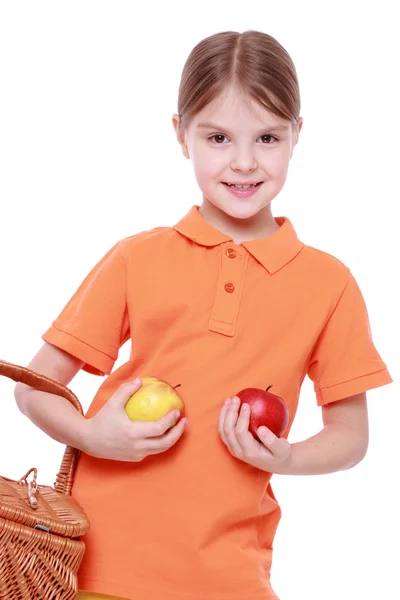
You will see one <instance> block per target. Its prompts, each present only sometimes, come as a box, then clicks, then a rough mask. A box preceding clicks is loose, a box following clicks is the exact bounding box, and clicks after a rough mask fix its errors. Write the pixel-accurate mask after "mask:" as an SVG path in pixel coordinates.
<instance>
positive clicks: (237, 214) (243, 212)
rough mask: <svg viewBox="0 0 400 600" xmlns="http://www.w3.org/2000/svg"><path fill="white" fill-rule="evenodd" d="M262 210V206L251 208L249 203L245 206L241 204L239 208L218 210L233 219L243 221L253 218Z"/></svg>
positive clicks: (227, 207) (222, 207) (226, 207)
mask: <svg viewBox="0 0 400 600" xmlns="http://www.w3.org/2000/svg"><path fill="white" fill-rule="evenodd" d="M242 202H243V201H242ZM263 208H264V207H263V206H254V205H253V206H252V205H251V204H250V203H249V204H247V205H246V204H245V203H244V202H243V204H242V205H239V206H225V207H224V206H221V208H220V210H222V211H223V212H224V213H225V214H227V215H229V216H230V217H232V218H233V219H240V220H244V219H251V218H252V217H255V216H256V215H258V213H259V212H260V211H261V210H262V209H263Z"/></svg>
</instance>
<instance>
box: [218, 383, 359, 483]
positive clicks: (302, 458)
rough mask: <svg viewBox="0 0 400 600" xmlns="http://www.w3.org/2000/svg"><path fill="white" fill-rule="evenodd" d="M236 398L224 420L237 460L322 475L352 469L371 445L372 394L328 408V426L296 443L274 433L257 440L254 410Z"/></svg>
mask: <svg viewBox="0 0 400 600" xmlns="http://www.w3.org/2000/svg"><path fill="white" fill-rule="evenodd" d="M238 407H239V402H237V401H235V400H234V399H231V401H230V402H229V403H228V405H226V404H225V405H224V406H223V408H222V410H221V413H220V418H219V431H220V435H221V438H222V441H223V442H224V444H225V445H226V446H227V448H228V450H229V451H230V452H231V454H233V455H234V456H235V457H236V458H239V459H241V460H243V461H244V462H247V463H248V464H251V465H253V466H255V467H257V468H259V469H261V470H264V471H269V472H271V473H280V474H285V475H322V474H325V473H332V472H335V471H342V470H345V469H350V468H351V467H354V466H355V465H356V464H357V463H359V462H360V461H361V460H362V459H363V458H364V456H365V454H366V452H367V448H368V411H367V400H366V393H365V392H363V393H361V394H357V395H355V396H351V397H349V398H344V399H343V400H338V401H337V402H332V403H330V404H327V405H326V406H323V407H322V414H323V422H324V428H323V429H322V430H321V431H320V432H318V433H317V434H316V435H313V436H312V437H310V438H308V439H306V440H304V441H302V442H296V443H294V444H290V443H289V442H288V441H287V439H285V438H277V437H276V436H275V435H274V434H273V433H272V432H271V431H269V430H266V432H262V430H261V428H260V430H259V431H258V434H259V436H260V438H261V440H262V444H260V443H259V442H257V441H256V440H255V439H254V437H253V436H252V434H251V433H250V432H249V430H248V426H249V418H250V410H249V407H248V405H243V406H242V408H241V410H240V414H239V415H238Z"/></svg>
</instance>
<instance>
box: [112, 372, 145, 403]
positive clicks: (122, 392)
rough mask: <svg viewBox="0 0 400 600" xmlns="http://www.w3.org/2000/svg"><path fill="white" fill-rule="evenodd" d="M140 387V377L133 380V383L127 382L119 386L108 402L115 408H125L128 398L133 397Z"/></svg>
mask: <svg viewBox="0 0 400 600" xmlns="http://www.w3.org/2000/svg"><path fill="white" fill-rule="evenodd" d="M141 385H142V380H141V379H140V377H138V378H137V379H135V380H134V381H128V382H126V383H123V384H122V385H120V386H119V388H118V390H117V391H116V392H115V394H114V395H113V396H112V397H111V398H110V400H109V402H111V403H112V404H114V405H115V406H116V407H121V408H125V404H126V403H127V402H128V400H129V398H130V397H131V396H133V394H134V393H135V392H137V391H138V389H139V388H140V387H141Z"/></svg>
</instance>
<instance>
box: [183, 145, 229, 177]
mask: <svg viewBox="0 0 400 600" xmlns="http://www.w3.org/2000/svg"><path fill="white" fill-rule="evenodd" d="M221 154H222V153H220V154H217V153H215V154H214V153H212V152H205V151H201V150H199V149H197V150H195V151H194V152H193V153H192V155H191V159H192V165H193V169H194V172H195V175H196V179H197V180H198V181H203V182H207V180H210V179H215V178H218V176H219V175H220V174H221V173H222V172H223V171H224V170H226V162H225V161H224V159H223V157H222V156H221Z"/></svg>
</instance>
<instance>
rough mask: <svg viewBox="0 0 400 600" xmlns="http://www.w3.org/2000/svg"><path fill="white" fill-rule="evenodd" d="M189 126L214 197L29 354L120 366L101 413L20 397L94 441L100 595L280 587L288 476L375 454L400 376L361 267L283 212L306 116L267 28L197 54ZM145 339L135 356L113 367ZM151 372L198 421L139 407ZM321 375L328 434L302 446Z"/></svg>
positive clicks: (249, 599) (82, 471) (185, 100)
mask: <svg viewBox="0 0 400 600" xmlns="http://www.w3.org/2000/svg"><path fill="white" fill-rule="evenodd" d="M172 121H173V126H174V129H175V132H176V135H177V139H178V142H179V144H180V146H181V149H182V152H183V155H184V156H185V157H186V158H188V159H190V160H191V161H192V164H193V168H194V173H195V177H196V180H197V182H198V185H199V187H200V190H201V193H202V202H201V204H200V205H193V206H192V207H191V209H190V210H189V212H188V213H187V214H186V215H185V216H184V217H183V218H182V219H181V220H180V221H179V223H177V224H176V225H175V226H174V227H157V228H154V229H153V230H151V231H144V232H142V233H139V234H137V235H133V236H132V237H129V238H126V239H123V240H121V241H120V242H118V243H117V244H116V245H115V246H114V247H113V248H112V249H111V250H110V251H109V252H108V253H107V254H106V256H104V257H103V258H102V259H101V260H100V262H99V263H98V264H97V265H96V266H95V267H94V269H93V270H92V271H91V273H90V274H89V275H88V276H87V278H86V279H85V280H84V281H83V283H82V284H81V286H80V287H79V289H78V290H77V292H76V293H75V294H74V296H73V297H72V298H71V299H70V301H69V302H68V304H67V305H66V307H65V308H64V310H63V311H62V312H61V314H60V315H59V317H58V318H57V319H56V320H55V321H54V323H53V324H52V325H51V326H50V328H49V329H48V331H47V332H46V333H45V334H44V336H43V339H44V342H45V344H44V346H43V347H42V348H41V350H40V351H39V352H38V354H37V355H36V356H35V357H34V358H33V360H32V361H31V363H30V365H29V367H30V368H31V369H34V370H36V371H39V372H41V373H43V374H45V375H47V376H49V377H51V378H53V379H56V380H58V381H59V382H61V383H63V384H68V383H69V382H70V381H71V379H72V378H73V377H74V376H75V374H76V373H77V372H78V371H79V369H85V370H86V371H88V372H90V373H94V374H98V375H105V374H107V375H109V377H108V378H107V379H106V380H105V381H104V383H103V384H102V385H101V387H100V389H99V390H98V393H97V394H96V396H95V398H94V400H93V402H92V404H91V406H90V408H89V410H88V412H87V414H86V418H83V417H81V416H80V415H79V414H78V413H77V412H76V411H75V410H74V409H73V408H72V407H71V406H70V405H69V404H68V403H67V402H66V401H65V400H63V399H62V398H59V397H56V396H52V397H49V395H48V394H45V393H42V392H37V391H34V390H32V389H31V388H28V387H27V386H24V385H22V384H18V385H17V387H16V399H17V402H18V406H19V408H20V409H21V411H22V412H23V413H24V414H25V415H27V416H28V417H29V418H30V419H31V420H32V421H33V422H34V423H35V424H36V425H38V426H39V427H40V428H41V429H43V430H44V431H45V432H46V433H48V434H49V435H50V436H51V437H53V438H54V439H56V440H58V441H60V442H62V443H63V444H69V445H72V446H75V447H77V448H79V449H80V450H81V451H82V454H81V457H80V461H79V464H78V468H77V472H76V477H75V483H74V490H73V495H74V497H75V498H76V499H77V501H78V502H79V503H80V504H81V506H82V507H83V508H84V510H85V511H86V513H87V515H88V517H89V520H90V523H91V527H90V530H89V532H88V534H87V535H86V536H85V538H84V541H85V543H86V553H85V556H84V559H83V562H82V565H81V569H80V574H79V587H80V590H81V592H80V595H79V596H78V597H79V598H80V599H81V600H88V599H89V598H90V599H92V598H98V597H99V596H97V594H99V595H100V597H101V598H105V597H109V596H105V595H112V596H118V597H121V598H126V599H130V600H154V599H155V598H162V599H163V600H188V598H190V599H191V600H204V599H205V598H207V599H213V600H237V598H246V600H272V599H275V600H276V599H277V596H276V594H275V593H274V592H273V590H272V588H271V584H270V570H271V561H272V552H273V540H274V536H275V533H276V529H277V526H278V523H279V520H280V516H281V510H280V507H279V504H278V502H277V501H276V498H275V496H274V493H273V490H272V488H271V483H270V480H271V476H272V474H273V473H286V474H291V475H300V474H305V475H310V474H318V473H330V472H334V471H338V470H341V469H349V468H351V467H352V466H354V465H355V464H357V463H358V462H359V461H360V460H362V458H363V457H364V455H365V453H366V450H367V445H368V420H367V406H366V391H367V390H368V389H371V388H375V387H378V386H381V385H385V384H387V383H390V382H391V377H390V375H389V373H388V371H387V369H386V366H385V364H384V362H383V361H382V359H381V357H380V355H379V354H378V352H377V350H376V349H375V347H374V344H373V341H372V338H371V332H370V328H369V323H368V316H367V311H366V308H365V304H364V301H363V297H362V295H361V292H360V290H359V287H358V285H357V283H356V281H355V279H354V277H353V276H352V274H351V272H350V270H349V269H348V268H347V267H346V266H345V265H344V264H343V263H341V262H340V261H339V260H337V259H336V258H334V257H333V256H331V255H329V254H326V253H324V252H322V251H320V250H317V249H315V248H312V247H310V246H307V245H305V244H304V243H303V242H302V241H300V240H299V239H298V237H297V235H296V232H295V229H294V227H293V225H292V223H291V222H290V220H289V219H288V218H287V217H273V215H272V212H271V202H272V200H273V199H274V198H275V197H276V196H277V195H278V194H279V192H280V191H281V189H282V187H283V185H284V183H285V180H286V176H287V171H288V166H289V161H290V159H291V157H292V155H293V150H294V147H295V146H296V144H297V142H298V139H299V134H300V131H301V128H302V123H303V120H302V118H301V117H300V96H299V86H298V80H297V76H296V70H295V67H294V65H293V62H292V60H291V58H290V57H289V55H288V53H287V52H286V51H285V49H284V48H283V47H282V46H281V45H280V44H279V43H278V42H277V41H276V40H275V39H274V38H273V37H271V36H269V35H267V34H265V33H261V32H257V31H246V32H244V33H242V34H240V33H236V32H231V31H227V32H222V33H219V34H216V35H212V36H210V37H208V38H206V39H204V40H203V41H201V42H200V43H199V44H198V45H197V46H196V47H195V48H194V49H193V50H192V52H191V54H190V55H189V57H188V59H187V62H186V64H185V66H184V70H183V73H182V80H181V85H180V89H179V98H178V114H174V115H173V118H172ZM128 339H130V340H131V341H132V351H131V356H130V359H129V361H128V362H126V363H125V364H124V365H123V366H121V367H120V368H118V369H117V370H115V371H114V372H112V368H113V365H114V362H115V360H116V359H117V356H118V350H119V348H120V347H121V346H122V345H123V344H124V343H125V342H126V341H127V340H128ZM145 375H152V376H156V377H159V378H161V379H164V380H166V381H168V382H169V383H170V384H171V385H176V384H177V383H180V388H179V393H180V395H181V396H182V398H183V400H184V403H185V407H186V411H185V418H182V419H180V420H179V421H178V423H177V424H175V423H176V419H177V417H178V415H177V414H175V413H174V412H171V413H169V414H167V415H166V416H165V417H163V418H162V419H160V420H159V421H156V422H148V423H144V422H135V421H130V420H129V418H128V417H127V415H126V413H125V411H124V406H125V404H126V402H127V400H128V398H129V397H130V396H131V395H132V394H133V393H134V392H135V391H136V390H138V389H139V387H140V385H141V381H140V379H138V378H139V377H140V376H142V377H143V376H145ZM306 375H308V376H309V377H310V378H311V379H312V380H313V382H314V386H315V391H316V400H317V404H318V405H319V406H321V410H322V413H323V423H324V427H323V429H322V430H321V431H319V432H317V433H316V434H315V435H314V436H313V437H311V438H310V439H307V440H304V441H302V442H299V443H295V444H290V443H289V442H288V440H287V436H288V434H289V431H290V427H291V425H292V422H293V419H294V416H295V413H296V409H297V403H298V398H299V393H300V388H301V384H302V382H303V379H304V377H305V376H306ZM269 384H273V385H274V393H275V394H277V395H279V396H281V397H282V398H283V399H284V400H285V402H286V404H287V406H288V409H289V424H288V427H287V429H286V431H285V432H284V435H283V437H281V438H277V437H276V436H275V435H274V434H273V433H272V432H271V431H269V430H268V429H266V428H260V430H259V431H258V433H259V436H260V439H261V442H260V441H256V439H255V438H254V437H253V436H252V434H251V433H250V432H249V416H250V409H249V406H248V405H246V404H244V405H243V406H242V407H241V409H240V410H239V408H238V407H239V402H238V398H237V396H236V395H237V393H238V392H239V391H240V390H241V389H243V388H245V387H256V388H264V389H265V387H266V386H267V385H269ZM187 418H188V419H189V424H188V420H187Z"/></svg>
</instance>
